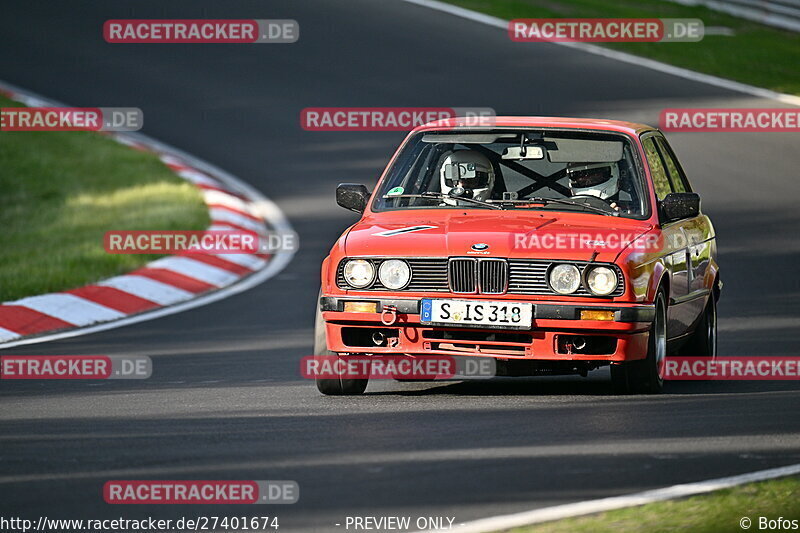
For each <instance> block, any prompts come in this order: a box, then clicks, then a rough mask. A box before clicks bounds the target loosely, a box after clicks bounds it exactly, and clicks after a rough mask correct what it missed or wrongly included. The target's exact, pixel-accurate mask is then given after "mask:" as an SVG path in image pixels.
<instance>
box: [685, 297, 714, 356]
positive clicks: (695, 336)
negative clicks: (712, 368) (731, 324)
mask: <svg viewBox="0 0 800 533" xmlns="http://www.w3.org/2000/svg"><path fill="white" fill-rule="evenodd" d="M680 355H682V356H684V357H702V358H708V359H712V360H713V359H716V357H717V300H716V298H714V294H713V293H712V294H710V295H709V297H708V303H707V304H706V307H705V309H704V310H703V315H702V316H701V317H700V320H699V321H698V323H697V326H696V327H695V329H694V331H693V332H692V334H691V336H690V337H689V340H688V341H687V342H686V344H684V345H683V346H682V347H681V349H680Z"/></svg>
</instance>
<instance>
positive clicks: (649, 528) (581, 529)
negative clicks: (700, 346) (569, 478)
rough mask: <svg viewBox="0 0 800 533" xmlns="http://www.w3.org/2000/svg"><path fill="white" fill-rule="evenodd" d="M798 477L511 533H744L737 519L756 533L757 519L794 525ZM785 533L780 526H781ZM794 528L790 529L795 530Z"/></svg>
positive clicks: (799, 502) (798, 514)
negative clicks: (787, 520) (785, 520)
mask: <svg viewBox="0 0 800 533" xmlns="http://www.w3.org/2000/svg"><path fill="white" fill-rule="evenodd" d="M798 494H800V478H798V477H787V478H782V479H773V480H770V481H762V482H759V483H750V484H747V485H742V486H739V487H734V488H732V489H725V490H721V491H718V492H713V493H710V494H703V495H700V496H693V497H691V498H686V499H682V500H670V501H666V502H659V503H651V504H648V505H643V506H640V507H630V508H627V509H619V510H616V511H609V512H606V513H600V514H597V515H590V516H584V517H579V518H569V519H565V520H559V521H556V522H547V523H544V524H538V525H535V526H530V527H524V528H518V529H512V530H511V531H512V533H606V532H607V533H611V532H614V533H633V532H642V533H644V532H647V533H660V532H677V531H691V532H693V533H716V532H719V531H745V530H746V529H745V528H743V527H742V526H741V525H740V520H742V519H743V518H744V517H747V518H748V519H749V520H750V527H749V529H750V530H752V531H759V530H761V531H764V530H765V528H761V529H759V520H760V517H764V518H766V519H768V520H777V519H778V518H779V517H783V518H784V519H787V518H788V519H789V520H790V521H791V520H797V521H800V499H798V498H797V495H798ZM784 528H785V527H784ZM795 529H796V528H795Z"/></svg>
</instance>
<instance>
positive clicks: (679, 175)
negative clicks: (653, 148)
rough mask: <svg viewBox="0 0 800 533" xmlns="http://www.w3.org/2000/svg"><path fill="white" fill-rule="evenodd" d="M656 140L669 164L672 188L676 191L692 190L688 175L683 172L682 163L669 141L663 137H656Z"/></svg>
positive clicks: (665, 162) (659, 149)
mask: <svg viewBox="0 0 800 533" xmlns="http://www.w3.org/2000/svg"><path fill="white" fill-rule="evenodd" d="M656 142H657V143H658V151H659V152H661V157H662V159H663V161H664V164H665V165H666V166H667V172H668V173H669V179H670V181H671V182H672V190H673V191H674V192H690V190H689V186H688V183H687V181H686V175H685V174H684V173H683V169H682V168H681V166H680V163H678V162H677V161H676V160H675V155H674V154H673V153H672V149H671V148H670V147H669V144H667V141H666V140H665V139H663V138H662V137H656Z"/></svg>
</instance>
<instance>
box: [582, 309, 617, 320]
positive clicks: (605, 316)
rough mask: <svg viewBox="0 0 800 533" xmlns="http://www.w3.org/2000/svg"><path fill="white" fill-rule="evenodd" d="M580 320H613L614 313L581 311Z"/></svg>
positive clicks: (592, 310) (590, 310) (591, 310)
mask: <svg viewBox="0 0 800 533" xmlns="http://www.w3.org/2000/svg"><path fill="white" fill-rule="evenodd" d="M581 320H614V311H595V310H594V309H581Z"/></svg>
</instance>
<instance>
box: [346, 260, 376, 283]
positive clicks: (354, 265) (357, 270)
mask: <svg viewBox="0 0 800 533" xmlns="http://www.w3.org/2000/svg"><path fill="white" fill-rule="evenodd" d="M344 279H345V281H347V283H348V284H349V285H350V286H351V287H355V288H356V289H363V288H364V287H366V286H368V285H369V284H371V283H372V281H373V280H374V279H375V267H374V266H372V263H370V262H369V261H365V260H364V259H351V260H350V261H348V262H347V263H346V264H345V265H344Z"/></svg>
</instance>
